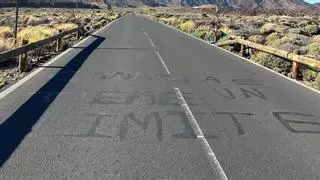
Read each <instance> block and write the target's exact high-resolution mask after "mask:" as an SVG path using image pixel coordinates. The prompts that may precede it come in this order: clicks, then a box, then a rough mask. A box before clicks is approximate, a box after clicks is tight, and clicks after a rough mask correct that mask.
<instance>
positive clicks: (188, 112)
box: [173, 88, 228, 180]
mask: <svg viewBox="0 0 320 180" xmlns="http://www.w3.org/2000/svg"><path fill="white" fill-rule="evenodd" d="M173 90H174V91H175V93H176V95H177V98H178V100H179V102H180V105H181V107H182V108H183V110H184V111H185V113H186V115H187V118H188V120H189V123H190V124H191V127H192V129H193V131H194V133H195V135H196V136H197V139H199V140H200V143H201V146H202V148H203V150H204V151H205V153H206V155H207V157H208V159H209V161H210V163H211V166H212V168H213V169H214V171H215V172H217V173H218V175H219V176H220V179H221V180H228V177H227V175H226V173H225V172H224V171H223V169H222V167H221V165H220V163H219V161H218V159H217V157H216V156H215V154H214V153H213V151H212V149H211V147H210V145H209V143H208V141H207V139H206V138H205V136H204V134H203V132H202V130H201V128H200V126H199V125H198V123H197V121H196V119H195V118H194V116H193V114H192V111H191V110H190V108H189V106H188V104H187V102H186V100H185V98H184V97H183V95H182V93H181V91H180V89H179V88H173Z"/></svg>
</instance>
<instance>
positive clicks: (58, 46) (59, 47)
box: [56, 29, 62, 52]
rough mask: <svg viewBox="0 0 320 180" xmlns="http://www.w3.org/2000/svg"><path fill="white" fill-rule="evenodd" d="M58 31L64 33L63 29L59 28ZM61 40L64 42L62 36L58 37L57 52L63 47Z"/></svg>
mask: <svg viewBox="0 0 320 180" xmlns="http://www.w3.org/2000/svg"><path fill="white" fill-rule="evenodd" d="M58 32H59V34H60V33H62V30H61V29H59V31H58ZM61 42H62V39H61V38H59V39H57V48H56V51H57V52H59V51H60V49H61Z"/></svg>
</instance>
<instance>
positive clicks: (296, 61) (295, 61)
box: [216, 38, 320, 79]
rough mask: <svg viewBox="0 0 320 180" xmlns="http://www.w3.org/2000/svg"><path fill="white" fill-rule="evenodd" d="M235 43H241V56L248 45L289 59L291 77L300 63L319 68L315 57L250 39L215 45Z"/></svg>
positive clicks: (296, 74) (319, 62) (295, 76)
mask: <svg viewBox="0 0 320 180" xmlns="http://www.w3.org/2000/svg"><path fill="white" fill-rule="evenodd" d="M236 43H237V44H240V45H241V50H240V55H241V56H244V50H245V48H246V47H250V48H253V49H256V50H259V51H262V52H266V53H270V54H273V55H276V56H278V57H282V58H285V59H288V60H290V61H293V64H292V77H293V78H295V79H296V78H297V76H298V72H299V67H300V64H304V65H306V66H309V67H311V68H314V69H318V70H320V61H318V60H316V59H312V58H308V57H305V56H301V55H297V54H294V53H290V52H287V51H283V50H279V49H276V48H272V47H269V46H264V45H261V44H257V43H253V42H251V41H248V40H244V39H241V38H236V39H235V40H229V41H225V42H219V43H216V45H217V46H226V45H232V44H236Z"/></svg>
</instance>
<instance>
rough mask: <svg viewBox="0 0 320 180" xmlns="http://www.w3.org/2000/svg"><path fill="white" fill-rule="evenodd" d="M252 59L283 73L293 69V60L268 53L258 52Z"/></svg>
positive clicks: (286, 73)
mask: <svg viewBox="0 0 320 180" xmlns="http://www.w3.org/2000/svg"><path fill="white" fill-rule="evenodd" d="M252 60H253V61H255V62H257V63H259V64H261V65H263V66H265V67H267V68H269V69H272V70H274V71H276V72H278V73H281V74H283V75H288V73H290V71H291V66H292V63H291V62H288V61H284V60H283V59H281V58H279V57H276V56H274V55H271V54H268V53H264V52H257V53H255V54H254V55H253V56H252Z"/></svg>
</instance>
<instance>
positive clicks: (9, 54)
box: [0, 26, 84, 71]
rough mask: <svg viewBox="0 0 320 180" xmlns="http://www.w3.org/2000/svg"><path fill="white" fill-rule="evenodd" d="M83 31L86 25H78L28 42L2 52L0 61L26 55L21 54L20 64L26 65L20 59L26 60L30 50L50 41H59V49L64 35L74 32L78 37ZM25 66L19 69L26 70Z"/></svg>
mask: <svg viewBox="0 0 320 180" xmlns="http://www.w3.org/2000/svg"><path fill="white" fill-rule="evenodd" d="M83 31H84V27H83V26H80V27H77V28H74V29H71V30H68V31H63V32H60V33H59V34H57V35H54V36H51V37H49V38H46V39H43V40H40V41H38V42H34V43H30V44H26V45H23V46H21V47H18V48H15V49H11V50H8V51H4V52H0V63H2V62H5V61H8V60H11V59H12V58H13V57H17V56H20V55H24V57H21V56H20V60H19V66H20V64H21V65H22V66H25V62H22V63H21V62H20V61H25V60H26V54H27V53H28V52H29V51H32V50H35V49H37V48H40V47H42V46H44V45H47V44H49V43H51V42H53V41H57V50H58V49H60V46H61V39H62V38H63V37H64V36H66V35H69V34H72V33H77V38H79V37H80V34H81V33H82V32H83ZM23 44H25V43H23ZM24 68H25V67H19V70H20V71H24Z"/></svg>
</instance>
